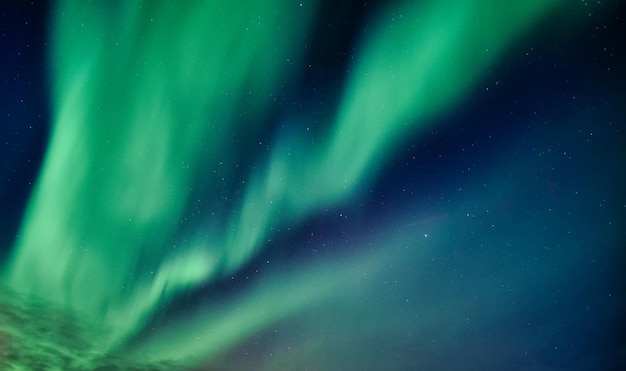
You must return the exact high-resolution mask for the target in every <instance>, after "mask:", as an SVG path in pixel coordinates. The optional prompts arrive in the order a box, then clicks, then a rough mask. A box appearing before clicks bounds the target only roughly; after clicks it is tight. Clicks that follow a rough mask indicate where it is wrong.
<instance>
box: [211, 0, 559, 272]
mask: <svg viewBox="0 0 626 371" xmlns="http://www.w3.org/2000/svg"><path fill="white" fill-rule="evenodd" d="M557 3H558V2H557V1H541V0H533V1H525V2H514V3H512V4H508V3H507V4H506V5H502V4H500V3H498V2H496V1H493V0H470V1H461V0H445V1H432V2H424V3H422V2H420V3H419V4H418V3H415V4H413V3H410V2H409V3H407V4H405V5H403V6H393V7H390V8H389V9H388V10H387V12H385V13H383V14H382V15H381V16H380V17H379V18H378V19H376V20H375V22H374V27H373V30H372V31H370V32H369V33H368V34H369V35H372V36H370V37H367V38H364V39H363V48H362V50H361V51H360V54H359V58H358V60H357V62H356V64H355V66H354V68H353V71H354V72H353V73H351V74H350V75H349V78H348V82H347V88H346V93H345V94H344V96H343V98H342V100H341V102H340V105H339V109H338V113H337V115H336V118H335V119H334V125H332V129H331V131H330V133H329V139H328V140H326V141H320V142H325V143H324V144H321V145H318V146H316V147H311V146H310V145H306V143H304V141H303V140H302V139H301V138H297V137H295V138H294V137H290V138H288V139H287V140H286V141H284V142H283V143H281V145H279V146H278V147H277V148H276V150H275V152H274V154H273V156H272V158H271V159H270V162H269V165H268V166H267V170H266V171H265V173H262V174H260V176H257V177H256V178H255V179H254V182H253V183H252V185H251V187H250V188H249V189H248V193H247V195H246V197H245V199H244V200H243V202H242V204H241V212H240V213H239V214H238V215H236V216H235V218H234V219H233V220H232V221H231V227H230V228H229V230H230V231H232V235H230V236H229V237H228V239H227V241H230V243H228V249H225V250H223V253H224V254H226V256H227V257H226V262H227V264H226V266H227V267H228V269H230V270H234V269H236V268H237V267H239V266H240V265H241V264H242V263H243V262H245V261H247V259H249V257H250V256H251V255H252V254H254V253H255V251H256V250H257V249H258V247H259V246H260V244H261V241H264V240H265V239H266V238H267V237H268V235H269V234H270V231H271V230H273V229H278V228H279V226H280V225H281V224H282V223H284V222H285V221H289V222H290V223H294V222H295V221H297V220H298V219H300V218H302V217H304V216H306V215H310V214H311V213H313V212H315V211H317V210H320V209H324V208H328V207H330V206H332V205H334V204H337V203H340V202H342V201H344V200H345V199H347V198H349V197H350V196H352V195H353V194H355V193H356V192H358V187H359V186H362V185H363V184H366V183H367V181H368V180H370V179H372V178H373V177H374V176H375V175H376V174H377V173H378V169H379V167H380V165H381V164H382V163H384V161H385V159H386V158H387V157H388V156H390V155H392V154H393V152H394V151H393V147H394V145H396V144H397V143H398V142H399V141H401V139H402V136H403V135H407V134H414V133H416V132H420V131H423V130H425V129H426V128H427V127H428V125H429V124H430V122H431V120H430V119H431V117H432V116H434V115H437V114H441V112H442V111H444V110H445V109H446V108H448V107H451V106H452V105H453V104H454V103H456V102H457V101H458V100H460V98H461V97H462V96H463V94H465V93H466V91H467V89H468V88H469V87H471V86H472V83H473V82H474V81H476V80H477V79H478V78H479V77H480V76H482V74H483V73H484V72H485V70H486V69H487V68H488V67H489V66H490V65H492V64H493V63H494V62H495V61H496V60H497V58H498V57H499V56H500V55H501V54H502V53H503V52H504V51H505V50H506V48H507V46H508V45H509V44H511V42H512V41H514V40H516V39H517V38H518V37H519V35H521V34H522V33H523V31H524V30H525V29H526V28H528V27H530V26H531V25H532V24H533V23H534V21H535V20H536V19H537V18H538V17H540V16H541V15H543V14H544V13H546V12H547V11H548V10H550V9H551V8H552V7H554V6H555V5H556V4H557Z"/></svg>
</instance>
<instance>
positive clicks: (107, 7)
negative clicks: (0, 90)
mask: <svg viewBox="0 0 626 371" xmlns="http://www.w3.org/2000/svg"><path fill="white" fill-rule="evenodd" d="M558 4H559V2H558V1H546V0H529V1H515V2H506V3H503V2H501V1H496V0H438V1H419V2H417V1H416V2H410V1H408V2H403V3H401V4H394V5H392V6H389V7H388V8H386V9H385V10H384V11H383V12H381V13H380V14H379V15H378V16H377V17H375V18H373V19H370V22H371V24H370V31H369V32H368V33H367V34H366V35H365V36H363V37H362V39H361V40H360V44H359V45H360V46H359V49H358V50H357V54H356V57H357V58H356V60H355V63H354V64H353V66H351V68H350V70H351V72H350V73H349V74H348V77H347V80H346V86H345V90H344V92H343V95H342V96H341V97H340V100H339V103H338V105H337V110H336V113H335V114H334V116H333V117H332V118H331V122H330V125H328V129H327V131H326V132H324V133H323V134H324V135H323V137H324V138H326V139H325V140H317V141H316V142H315V143H314V144H311V143H308V142H305V141H304V139H302V138H300V137H298V136H297V135H295V134H293V133H292V132H290V134H285V135H283V136H280V138H279V139H277V143H276V145H275V146H274V147H273V148H272V152H271V153H270V154H269V156H267V157H265V158H263V157H260V158H259V160H258V161H257V162H258V163H257V164H255V165H256V166H255V170H251V171H250V173H249V174H247V179H246V181H245V188H244V189H243V192H242V193H241V196H240V198H239V199H235V200H233V201H232V202H233V205H234V206H233V207H232V209H229V210H228V211H224V210H222V209H220V208H217V207H216V208H215V212H214V213H213V214H214V215H212V216H208V215H209V214H210V212H207V217H206V220H204V224H200V225H198V226H194V228H193V233H191V232H189V231H185V233H182V232H181V228H180V221H181V220H183V219H184V218H185V216H186V215H187V214H188V213H189V209H190V206H189V205H190V204H191V203H192V202H193V200H192V199H191V197H192V196H191V195H192V194H203V195H211V197H212V198H214V199H216V200H217V198H218V197H220V196H219V187H220V184H222V180H221V178H222V175H221V174H219V172H213V171H212V169H214V168H217V167H219V166H220V164H221V165H223V166H234V165H232V163H231V162H229V161H228V160H227V159H225V157H226V156H228V153H229V151H230V147H229V146H232V145H236V144H233V141H232V137H233V135H234V133H242V132H243V133H245V135H247V136H250V137H253V138H254V137H255V136H258V135H260V134H259V133H262V132H263V130H264V127H263V125H264V122H265V120H266V118H267V117H268V115H269V112H270V111H271V110H272V109H273V102H274V101H273V98H272V97H273V96H274V95H276V94H278V92H279V90H280V89H281V86H282V85H283V84H285V83H286V82H287V81H289V80H290V79H292V78H294V77H295V76H293V73H292V72H290V71H292V70H291V69H290V68H289V65H290V63H291V62H293V61H298V60H299V58H300V56H301V55H302V53H303V52H304V50H303V47H302V45H303V42H302V41H303V40H304V39H305V38H306V37H307V33H308V31H309V25H310V24H311V22H312V21H313V20H314V17H315V9H312V8H311V5H309V4H306V6H304V7H302V6H298V5H299V4H295V3H293V2H291V1H287V0H279V1H252V0H249V1H89V2H87V1H58V3H57V5H56V7H55V10H54V13H53V19H52V33H51V35H50V45H51V47H50V73H51V86H52V101H51V104H52V107H53V128H52V135H51V138H50V143H49V148H48V151H47V154H46V158H45V162H44V164H43V166H42V170H41V174H40V176H39V179H38V182H37V184H36V187H35V189H34V191H33V194H32V196H31V199H30V202H29V204H28V208H27V212H26V214H25V216H24V220H23V224H22V227H21V231H20V233H19V238H18V240H17V242H16V244H15V246H14V250H13V251H14V253H13V255H12V256H11V257H10V258H9V260H8V262H7V264H6V266H5V268H4V274H3V278H2V280H3V283H4V285H5V286H6V287H8V288H9V289H10V290H12V291H14V292H16V293H19V294H20V295H21V296H22V297H25V298H33V299H34V298H36V299H37V300H43V301H44V302H47V303H51V305H55V306H57V307H59V308H63V309H64V310H66V311H68V312H69V313H70V314H71V316H73V317H75V318H77V319H78V321H79V322H80V323H81V324H82V325H84V326H85V327H86V328H89V329H97V330H96V331H95V332H94V333H93V334H92V335H90V339H89V342H90V344H91V347H92V348H93V349H94V350H93V351H92V352H91V353H89V356H85V357H86V358H90V357H91V359H98V358H102V357H104V356H106V355H107V354H109V353H111V352H115V351H116V349H123V348H124V345H125V344H126V343H128V342H129V341H130V340H131V339H133V336H135V335H137V334H138V333H139V332H140V331H141V330H142V329H143V327H144V326H145V325H146V323H147V322H148V321H149V320H150V318H151V316H152V315H153V314H154V312H155V310H156V309H157V308H159V307H163V306H166V305H167V304H168V303H169V302H170V301H171V299H172V298H173V296H174V295H176V294H177V293H180V292H182V291H184V290H186V289H192V288H194V287H197V286H198V285H200V284H203V283H206V282H210V281H211V280H214V279H217V278H219V277H224V276H226V275H229V274H233V273H234V272H236V271H237V270H238V269H239V268H241V267H242V266H243V265H244V264H246V263H247V262H248V261H250V259H251V258H252V257H254V256H255V255H256V254H257V253H258V252H259V250H260V249H262V248H263V247H264V243H265V241H267V240H268V239H269V238H272V237H273V235H274V234H275V233H276V232H275V231H277V230H279V229H280V228H281V226H283V225H285V224H287V223H289V224H294V223H297V222H298V221H301V220H303V219H304V218H306V217H308V216H311V215H312V214H314V213H316V212H318V211H319V210H321V209H327V208H329V207H330V208H332V207H333V205H337V204H338V203H341V202H344V201H346V200H347V199H349V198H351V197H354V196H355V195H357V194H358V192H359V191H358V190H359V189H360V187H362V186H363V185H364V184H367V182H369V181H370V180H372V179H373V178H375V177H376V175H377V172H378V171H377V169H379V168H380V165H381V164H384V162H385V160H386V159H387V158H388V157H389V156H390V155H392V154H393V148H394V146H395V145H396V144H397V143H399V142H400V141H401V140H402V138H403V137H404V136H406V135H409V134H411V135H414V134H415V133H419V132H420V131H423V130H424V129H425V128H427V127H428V125H429V123H430V122H432V121H433V120H432V118H433V117H435V116H436V115H438V114H441V113H442V112H444V111H445V110H449V109H452V108H453V107H454V105H455V104H456V103H458V101H459V100H460V99H461V97H462V96H463V94H464V93H465V92H466V90H467V89H468V88H470V87H471V86H472V84H473V83H474V82H475V81H476V80H477V79H478V78H480V77H481V76H482V74H483V73H484V72H485V71H486V70H487V69H488V68H489V67H490V66H492V65H493V64H494V63H495V62H496V61H497V60H498V58H499V57H500V56H501V55H502V54H503V52H505V51H506V49H507V47H509V46H510V45H511V43H512V42H514V41H515V40H516V39H517V38H519V37H520V35H522V34H523V32H524V31H525V30H527V29H528V28H529V27H531V26H532V25H533V24H534V23H535V22H536V21H537V20H538V19H540V18H541V17H542V16H543V15H545V14H546V13H547V12H548V11H550V10H553V8H555V6H556V5H558ZM393 14H402V16H401V17H395V19H394V16H393ZM243 111H245V113H246V118H245V120H242V119H241V118H240V116H241V113H242V112H243ZM222 163H223V164H222ZM216 203H217V201H216ZM209 209H211V206H209ZM209 211H211V210H209ZM181 236H182V237H181ZM189 236H192V237H189ZM362 259H364V260H358V261H357V260H355V262H353V263H352V265H353V266H360V265H362V264H375V261H376V258H375V255H373V256H370V257H365V258H362ZM364 261H366V263H364ZM316 264H318V263H316ZM314 269H325V270H328V274H327V275H326V276H327V277H328V278H327V279H326V280H323V281H318V280H314V279H312V278H310V276H311V273H310V272H311V271H312V270H314ZM353 275H354V272H353V271H350V270H348V271H347V272H337V271H336V270H333V269H332V268H331V267H329V266H323V265H322V268H319V267H317V266H315V267H310V268H304V269H302V272H297V273H292V274H291V275H290V276H289V282H290V283H286V282H285V281H284V280H282V281H281V279H280V277H278V276H276V275H275V276H271V278H269V279H268V281H267V282H266V283H263V284H260V285H259V286H258V287H257V290H256V291H252V292H247V293H246V295H242V296H241V297H238V298H237V299H233V300H234V302H233V303H226V302H225V303H217V304H215V305H216V307H215V308H214V310H207V311H201V310H200V311H198V313H196V315H195V317H194V319H193V320H190V322H191V323H193V325H190V324H185V325H182V324H181V325H180V326H178V327H177V325H176V324H173V325H172V326H171V330H168V332H164V335H163V337H162V338H161V339H160V340H159V342H162V343H163V344H166V343H167V344H168V345H162V346H161V345H159V344H160V343H159V342H156V343H154V342H153V343H151V344H152V345H150V346H146V347H145V348H142V347H138V348H137V349H140V350H139V351H135V353H131V354H133V357H137V358H146V359H150V360H153V361H160V360H171V359H182V360H183V361H185V360H187V362H199V361H202V360H203V359H206V358H208V357H212V356H214V355H215V354H216V353H218V352H219V351H218V350H217V349H220V350H224V349H227V348H228V347H230V346H233V345H234V344H236V343H237V342H239V341H241V340H242V339H244V338H245V337H247V336H250V335H251V334H254V333H255V332H256V331H259V330H261V329H263V328H264V327H265V326H267V325H268V324H269V323H272V322H273V321H276V320H278V319H279V318H282V317H283V316H285V315H288V314H289V313H293V312H295V311H297V310H299V309H301V308H303V307H306V306H308V305H312V304H313V302H315V301H321V300H324V298H325V297H326V296H327V294H328V293H329V292H330V291H332V290H331V289H330V288H329V287H333V285H332V283H333V282H339V281H342V282H344V283H343V284H344V285H345V284H347V283H346V282H350V281H351V278H350V277H352V276H353ZM276 303H280V305H276ZM219 305H222V306H223V307H224V308H225V309H226V310H219V309H216V308H219ZM229 305H231V306H236V307H237V308H240V309H241V310H238V311H236V312H233V311H231V312H229V313H228V314H224V313H225V312H226V311H227V310H228V307H229ZM224 308H223V309H224ZM259 308H262V309H259ZM216 313H221V314H220V315H217V314H216ZM209 318H211V319H210V320H209ZM191 327H193V328H195V329H196V330H197V331H196V332H197V337H198V338H199V339H200V340H201V341H196V342H194V345H190V344H188V343H187V342H186V341H183V340H181V339H182V336H181V332H183V331H190V330H189V328H191ZM165 349H168V351H166V350H165ZM141 351H145V352H146V353H145V354H141ZM84 362H89V360H86V361H84ZM94 362H95V361H94Z"/></svg>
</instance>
